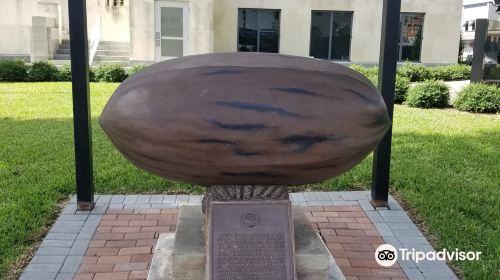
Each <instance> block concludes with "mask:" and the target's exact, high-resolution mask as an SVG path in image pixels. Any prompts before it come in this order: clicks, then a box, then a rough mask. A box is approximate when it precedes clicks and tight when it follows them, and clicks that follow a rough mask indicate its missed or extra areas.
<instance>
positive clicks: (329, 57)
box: [309, 10, 354, 62]
mask: <svg viewBox="0 0 500 280" xmlns="http://www.w3.org/2000/svg"><path fill="white" fill-rule="evenodd" d="M315 12H322V13H328V14H329V16H330V20H329V21H330V28H329V32H328V58H326V59H325V58H321V59H323V60H328V61H340V62H350V61H351V51H352V30H353V25H354V11H343V10H311V20H310V22H311V28H310V31H309V56H311V48H312V46H311V39H312V29H313V13H315ZM334 14H349V15H351V29H350V30H349V58H348V59H332V43H333V34H332V31H333V18H334Z"/></svg>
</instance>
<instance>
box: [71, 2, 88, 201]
mask: <svg viewBox="0 0 500 280" xmlns="http://www.w3.org/2000/svg"><path fill="white" fill-rule="evenodd" d="M68 10H69V32H70V50H71V77H72V85H73V125H74V136H75V165H76V197H77V201H78V209H79V210H90V209H92V208H93V207H94V180H93V169H92V133H91V122H90V120H91V116H90V98H89V96H90V92H89V58H88V57H89V55H88V43H87V10H86V0H68Z"/></svg>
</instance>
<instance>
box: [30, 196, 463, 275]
mask: <svg viewBox="0 0 500 280" xmlns="http://www.w3.org/2000/svg"><path fill="white" fill-rule="evenodd" d="M290 199H291V200H292V203H293V204H295V205H301V206H310V207H319V206H360V207H361V208H363V210H364V211H365V213H366V215H367V216H368V218H369V219H370V221H371V222H372V223H373V225H374V226H375V227H376V228H377V230H378V232H379V233H380V235H381V236H382V238H383V240H384V241H385V242H386V243H388V244H391V245H393V246H394V247H396V248H397V249H399V248H407V249H410V250H411V249H412V248H415V249H416V250H421V251H433V250H434V249H433V248H432V246H431V244H430V243H429V242H428V241H427V239H426V238H425V237H424V235H423V234H422V233H421V232H420V230H419V229H418V228H417V226H416V225H415V224H414V223H413V222H412V221H411V219H410V218H409V217H408V215H407V214H406V212H405V211H404V210H403V208H402V207H401V206H400V205H399V203H398V202H397V201H396V200H395V199H394V198H393V197H392V196H391V197H389V208H377V209H375V208H373V206H372V205H371V204H370V202H369V200H370V192H369V191H342V192H302V193H291V194H290ZM95 200H96V206H95V208H94V209H93V210H92V211H90V212H89V211H77V209H76V198H75V197H73V198H72V199H71V201H70V202H69V203H68V205H66V207H65V208H64V210H63V211H62V213H61V216H59V218H58V219H57V220H56V222H55V223H54V225H53V226H52V228H51V229H50V231H49V233H48V234H47V236H46V237H45V239H44V240H43V242H42V244H41V245H40V248H39V249H38V251H37V252H36V254H35V255H34V257H33V258H32V260H31V262H30V264H29V265H28V266H27V267H26V269H25V270H24V273H23V274H22V275H21V278H20V279H21V280H31V279H47V280H49V279H56V280H66V279H73V278H74V277H75V275H76V273H77V272H78V269H79V267H80V263H81V261H82V259H83V256H84V255H85V252H86V250H87V248H88V246H89V244H90V241H91V240H92V237H93V236H94V233H95V231H96V229H97V227H98V225H99V223H100V221H101V218H102V216H103V215H104V213H106V210H107V209H151V208H178V207H179V206H180V205H183V204H191V205H199V204H201V200H202V196H201V195H96V196H95ZM398 264H399V265H400V266H401V268H402V269H403V271H404V272H405V274H406V276H407V277H408V279H410V280H421V279H433V280H434V279H436V280H441V279H458V278H457V277H456V276H455V274H454V273H453V271H452V270H451V269H450V268H449V267H448V266H447V265H446V263H445V262H442V261H423V262H419V263H415V262H414V261H401V260H398Z"/></svg>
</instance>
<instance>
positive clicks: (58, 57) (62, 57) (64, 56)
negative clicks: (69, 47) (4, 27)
mask: <svg viewBox="0 0 500 280" xmlns="http://www.w3.org/2000/svg"><path fill="white" fill-rule="evenodd" d="M54 59H55V60H71V55H69V54H57V53H56V55H55V56H54Z"/></svg>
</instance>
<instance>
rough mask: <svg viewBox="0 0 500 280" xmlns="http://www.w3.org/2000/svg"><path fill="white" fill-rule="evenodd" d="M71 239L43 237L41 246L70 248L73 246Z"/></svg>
mask: <svg viewBox="0 0 500 280" xmlns="http://www.w3.org/2000/svg"><path fill="white" fill-rule="evenodd" d="M73 242H74V241H73V240H71V239H69V240H68V239H62V240H61V239H45V240H43V242H42V244H41V245H40V246H41V247H65V248H71V246H73Z"/></svg>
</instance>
